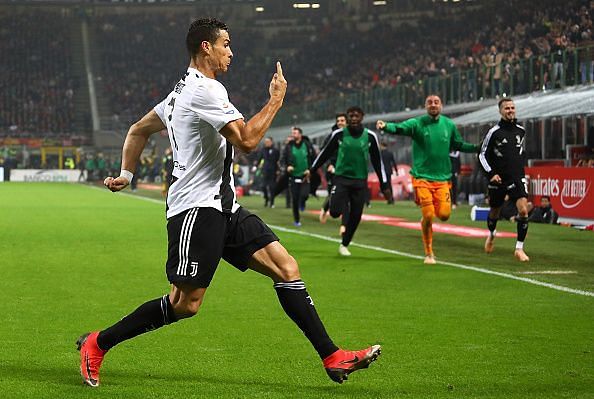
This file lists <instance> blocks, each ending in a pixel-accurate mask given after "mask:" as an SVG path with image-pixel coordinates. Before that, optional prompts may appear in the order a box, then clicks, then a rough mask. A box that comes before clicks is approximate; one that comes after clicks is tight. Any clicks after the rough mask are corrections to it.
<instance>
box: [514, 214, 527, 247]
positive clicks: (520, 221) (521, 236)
mask: <svg viewBox="0 0 594 399" xmlns="http://www.w3.org/2000/svg"><path fill="white" fill-rule="evenodd" d="M516 223H517V225H516V227H517V231H518V241H519V242H524V240H525V239H526V234H528V218H527V217H521V216H518V217H517V218H516Z"/></svg>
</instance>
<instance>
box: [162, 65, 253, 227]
mask: <svg viewBox="0 0 594 399" xmlns="http://www.w3.org/2000/svg"><path fill="white" fill-rule="evenodd" d="M155 112H156V113H157V115H158V116H159V118H161V120H162V121H163V123H164V124H165V126H167V132H168V134H169V141H170V142H171V148H172V149H173V165H174V167H173V173H172V174H173V176H174V183H173V184H172V185H171V187H170V188H169V194H168V196H167V218H170V217H172V216H175V215H177V214H179V213H181V212H183V211H185V210H187V209H190V208H195V207H211V208H215V209H218V210H219V211H221V212H235V211H236V210H237V209H238V208H239V205H238V204H237V203H236V194H235V184H234V182H233V170H232V169H233V146H232V145H231V143H229V142H228V141H227V140H226V139H225V138H224V137H223V136H222V135H221V134H220V133H219V131H220V130H221V129H222V128H223V127H224V126H225V125H226V124H227V123H229V122H232V121H234V120H237V119H241V118H243V115H242V114H241V113H240V112H239V111H238V110H237V109H236V108H235V106H233V104H231V102H230V101H229V96H228V94H227V90H226V89H225V87H224V86H223V85H222V84H221V83H220V82H218V81H217V80H215V79H210V78H207V77H206V76H204V75H203V74H202V73H200V72H199V71H198V70H197V69H194V68H188V71H187V72H186V73H185V74H184V76H183V77H182V78H181V80H180V81H179V82H178V83H177V84H176V85H175V88H174V89H173V91H171V93H169V95H168V96H167V97H166V98H165V99H164V100H163V101H161V102H160V103H159V104H158V105H157V106H156V107H155Z"/></svg>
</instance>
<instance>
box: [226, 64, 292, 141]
mask: <svg viewBox="0 0 594 399" xmlns="http://www.w3.org/2000/svg"><path fill="white" fill-rule="evenodd" d="M268 92H269V93H270V99H269V100H268V103H266V105H265V106H264V107H263V108H262V109H261V110H260V112H258V113H257V114H256V115H254V116H253V117H252V118H251V119H250V120H249V121H247V122H245V121H244V120H243V119H237V120H234V121H232V122H229V123H227V124H226V125H225V126H224V127H223V128H222V129H221V130H220V133H221V134H222V135H223V136H224V137H225V138H226V139H227V140H229V142H230V143H231V144H233V146H234V147H236V148H238V149H240V150H241V151H243V152H246V153H248V152H251V151H253V150H254V149H255V148H256V147H257V146H258V143H259V142H260V140H262V137H264V134H265V133H266V131H267V130H268V128H269V127H270V124H271V123H272V120H273V119H274V117H275V116H276V114H277V112H278V111H279V110H280V109H281V107H282V105H283V100H284V98H285V93H286V92H287V81H286V80H285V77H284V75H283V68H282V67H281V64H280V62H277V63H276V73H275V74H274V76H273V77H272V80H271V81H270V86H269V87H268Z"/></svg>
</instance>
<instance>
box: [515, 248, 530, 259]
mask: <svg viewBox="0 0 594 399" xmlns="http://www.w3.org/2000/svg"><path fill="white" fill-rule="evenodd" d="M514 256H515V257H516V259H518V260H519V261H520V262H528V261H529V260H530V258H529V257H528V255H526V252H524V250H523V249H516V250H515V251H514Z"/></svg>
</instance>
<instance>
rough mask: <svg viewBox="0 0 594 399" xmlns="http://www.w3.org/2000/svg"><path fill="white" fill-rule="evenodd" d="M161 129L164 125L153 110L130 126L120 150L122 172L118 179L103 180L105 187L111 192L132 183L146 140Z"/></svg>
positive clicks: (108, 178)
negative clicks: (122, 147)
mask: <svg viewBox="0 0 594 399" xmlns="http://www.w3.org/2000/svg"><path fill="white" fill-rule="evenodd" d="M163 129H165V125H164V124H163V121H162V120H161V118H159V116H158V115H157V113H156V112H155V110H151V111H150V112H149V113H147V114H146V115H145V116H143V117H142V119H141V120H139V121H138V122H136V123H134V124H133V125H132V126H130V129H128V135H127V136H126V141H125V142H124V149H123V150H122V172H121V173H120V176H118V177H115V178H114V177H112V176H109V177H107V178H105V180H104V181H103V184H104V185H105V187H107V188H109V189H110V190H111V191H113V192H116V191H120V190H123V189H124V188H126V186H127V185H128V184H130V182H131V181H132V176H133V173H134V171H135V170H136V163H137V162H138V159H139V158H140V154H142V151H143V150H144V146H145V145H146V143H147V141H148V138H149V137H150V136H151V135H152V134H153V133H156V132H160V131H161V130H163Z"/></svg>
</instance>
